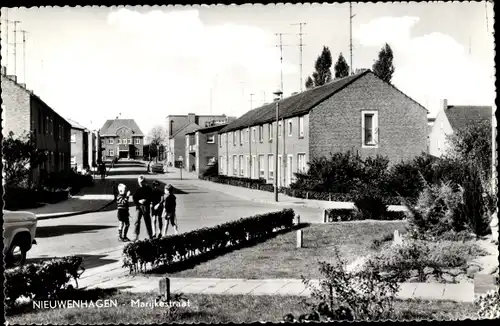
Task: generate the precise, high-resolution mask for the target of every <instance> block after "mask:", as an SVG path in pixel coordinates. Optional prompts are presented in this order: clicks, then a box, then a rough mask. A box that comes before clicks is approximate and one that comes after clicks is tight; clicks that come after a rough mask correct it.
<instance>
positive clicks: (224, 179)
mask: <svg viewBox="0 0 500 326" xmlns="http://www.w3.org/2000/svg"><path fill="white" fill-rule="evenodd" d="M202 179H203V180H207V181H210V182H215V183H222V184H228V185H231V186H237V187H246V188H251V189H260V187H262V186H264V185H266V180H265V179H251V178H238V177H230V176H226V175H216V176H203V177H202ZM271 186H272V185H271Z"/></svg>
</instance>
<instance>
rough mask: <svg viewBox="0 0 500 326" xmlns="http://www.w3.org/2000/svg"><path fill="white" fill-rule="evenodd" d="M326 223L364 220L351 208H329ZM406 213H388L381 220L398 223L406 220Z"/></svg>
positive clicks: (361, 215)
mask: <svg viewBox="0 0 500 326" xmlns="http://www.w3.org/2000/svg"><path fill="white" fill-rule="evenodd" d="M325 211H326V218H327V221H326V222H327V223H332V222H347V221H361V220H365V218H364V217H363V214H361V213H360V212H359V211H358V210H357V209H352V208H330V209H326V210H325ZM406 217H407V214H406V212H401V211H388V212H386V213H385V214H384V216H383V218H382V220H385V221H398V220H404V219H406Z"/></svg>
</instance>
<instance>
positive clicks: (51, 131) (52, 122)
mask: <svg viewBox="0 0 500 326" xmlns="http://www.w3.org/2000/svg"><path fill="white" fill-rule="evenodd" d="M49 128H50V135H51V136H52V135H53V134H54V121H53V120H52V118H50V125H49Z"/></svg>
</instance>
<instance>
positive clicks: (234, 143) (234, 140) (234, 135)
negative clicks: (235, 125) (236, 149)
mask: <svg viewBox="0 0 500 326" xmlns="http://www.w3.org/2000/svg"><path fill="white" fill-rule="evenodd" d="M233 146H236V131H234V132H233Z"/></svg>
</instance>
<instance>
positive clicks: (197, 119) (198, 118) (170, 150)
mask: <svg viewBox="0 0 500 326" xmlns="http://www.w3.org/2000/svg"><path fill="white" fill-rule="evenodd" d="M234 120H236V118H235V117H227V116H226V115H225V114H222V115H197V114H194V113H189V114H187V115H169V116H167V128H166V132H167V137H168V143H167V161H168V163H171V164H172V165H175V166H177V165H178V164H179V162H178V159H179V156H183V155H185V148H186V143H185V142H186V134H187V133H190V132H193V131H195V130H196V129H200V128H205V127H208V126H210V125H213V124H221V123H227V122H229V121H234ZM184 166H186V165H184Z"/></svg>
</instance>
